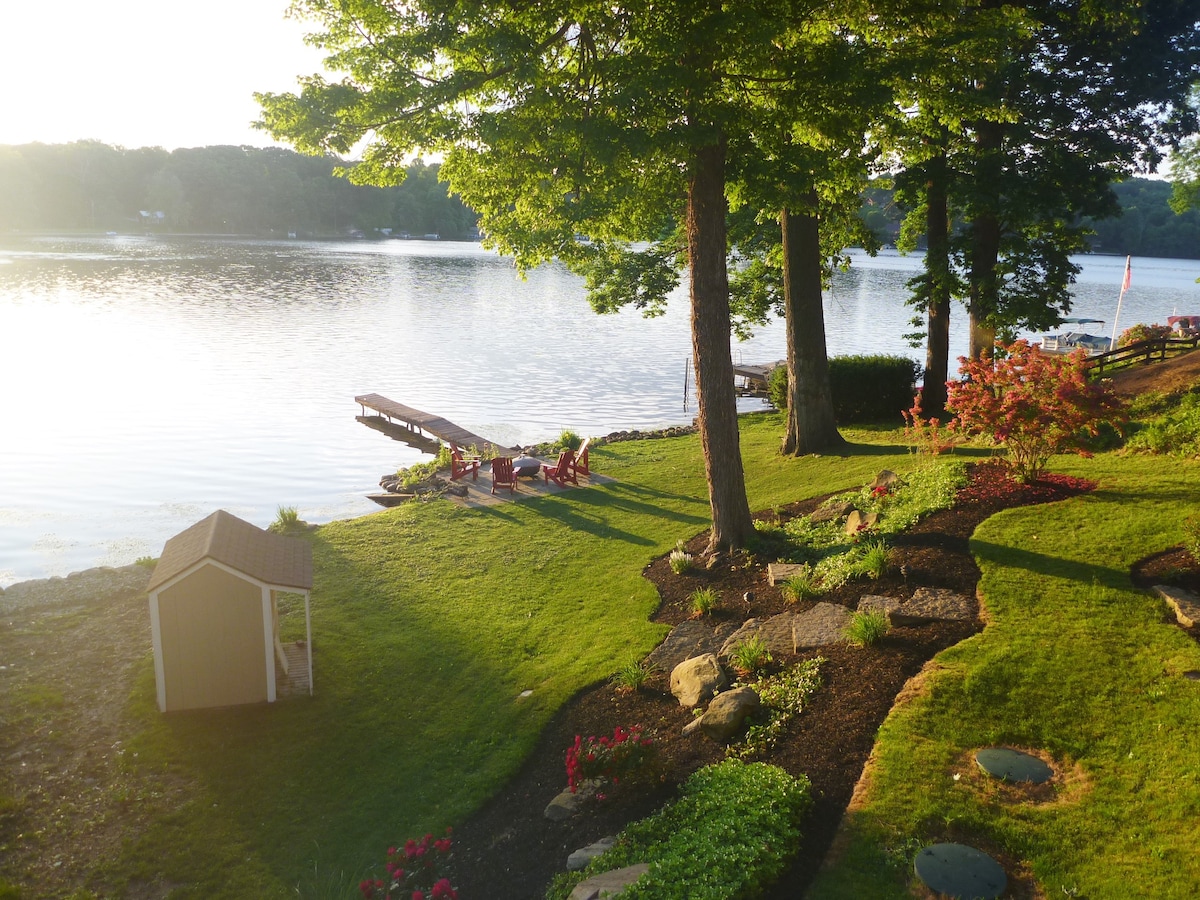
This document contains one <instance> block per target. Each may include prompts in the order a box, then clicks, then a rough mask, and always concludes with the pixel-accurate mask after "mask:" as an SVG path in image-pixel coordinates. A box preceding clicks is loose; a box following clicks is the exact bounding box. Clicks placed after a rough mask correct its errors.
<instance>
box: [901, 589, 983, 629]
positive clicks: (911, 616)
mask: <svg viewBox="0 0 1200 900" xmlns="http://www.w3.org/2000/svg"><path fill="white" fill-rule="evenodd" d="M888 615H889V617H890V618H891V620H892V622H893V624H902V625H904V624H918V623H920V622H931V621H936V620H939V619H950V620H953V621H959V622H970V621H972V620H973V619H974V618H975V601H974V600H972V599H971V598H970V597H964V596H963V595H962V594H956V593H955V592H954V591H951V590H947V589H946V588H927V587H921V588H917V589H916V590H915V591H914V592H913V595H912V598H911V599H909V600H905V601H904V602H902V603H901V604H900V606H899V607H897V608H896V609H894V610H893V611H892V612H890V613H889V614H888Z"/></svg>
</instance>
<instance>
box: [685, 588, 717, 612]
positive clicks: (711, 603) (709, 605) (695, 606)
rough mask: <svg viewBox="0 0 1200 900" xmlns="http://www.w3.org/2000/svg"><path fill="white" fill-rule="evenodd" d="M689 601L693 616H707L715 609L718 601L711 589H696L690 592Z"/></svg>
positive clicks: (715, 593)
mask: <svg viewBox="0 0 1200 900" xmlns="http://www.w3.org/2000/svg"><path fill="white" fill-rule="evenodd" d="M691 601H692V613H693V615H696V616H707V615H708V614H709V613H711V612H712V611H713V610H714V609H716V608H717V604H718V603H719V602H720V599H719V598H718V597H717V592H716V591H714V590H713V589H712V588H697V589H696V590H694V591H692V596H691Z"/></svg>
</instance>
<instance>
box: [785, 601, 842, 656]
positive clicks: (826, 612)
mask: <svg viewBox="0 0 1200 900" xmlns="http://www.w3.org/2000/svg"><path fill="white" fill-rule="evenodd" d="M851 615H852V614H851V612H850V610H848V609H846V607H844V606H839V605H838V604H836V603H818V604H817V605H816V606H814V607H813V608H812V609H810V610H808V611H807V612H802V613H800V614H798V615H796V616H795V617H794V618H793V619H792V646H793V647H794V649H795V652H797V653H799V652H800V651H801V650H806V649H809V648H811V647H824V646H825V645H826V644H836V643H837V642H838V641H840V640H843V637H842V632H843V631H845V630H846V626H847V625H849V624H850V619H851Z"/></svg>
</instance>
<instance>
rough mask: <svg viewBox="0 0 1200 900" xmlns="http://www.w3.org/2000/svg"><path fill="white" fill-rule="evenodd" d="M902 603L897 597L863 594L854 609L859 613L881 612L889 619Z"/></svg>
mask: <svg viewBox="0 0 1200 900" xmlns="http://www.w3.org/2000/svg"><path fill="white" fill-rule="evenodd" d="M903 602H904V601H903V600H901V599H900V598H899V597H885V596H883V595H882V594H864V595H863V596H862V597H860V598H859V601H858V606H857V607H856V609H857V611H858V612H860V613H869V612H881V613H883V614H884V615H885V616H887V617H888V618H889V619H891V617H892V613H893V612H895V611H896V610H898V609H899V608H900V605H901V604H902V603H903Z"/></svg>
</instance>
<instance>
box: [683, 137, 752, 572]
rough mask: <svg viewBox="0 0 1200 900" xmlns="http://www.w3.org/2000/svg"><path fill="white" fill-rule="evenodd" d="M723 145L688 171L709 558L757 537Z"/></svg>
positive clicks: (708, 150) (704, 153)
mask: <svg viewBox="0 0 1200 900" xmlns="http://www.w3.org/2000/svg"><path fill="white" fill-rule="evenodd" d="M725 214H726V209H725V145H724V142H722V143H719V144H715V145H712V146H708V147H704V148H701V149H700V150H698V151H697V152H696V154H695V155H694V156H693V158H692V160H691V165H690V166H689V171H688V198H687V239H688V263H689V268H690V272H691V275H690V291H689V292H690V295H691V304H692V363H693V365H694V366H695V371H696V401H697V405H698V407H699V417H698V424H699V427H700V446H701V447H702V448H703V450H704V473H705V476H706V477H707V479H708V499H709V504H710V506H711V507H712V538H711V540H710V541H709V552H710V553H711V552H715V551H717V550H724V549H728V548H730V547H741V546H744V545H745V543H746V541H747V540H748V539H749V537H750V536H751V535H752V534H753V533H754V523H753V521H752V519H751V517H750V504H749V502H748V501H747V500H746V479H745V473H744V472H743V469H742V451H741V447H740V445H739V443H738V422H737V394H736V392H735V390H734V378H733V358H732V356H731V355H730V351H729V334H730V317H729V273H728V271H727V270H726V268H725V260H726V238H725Z"/></svg>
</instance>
